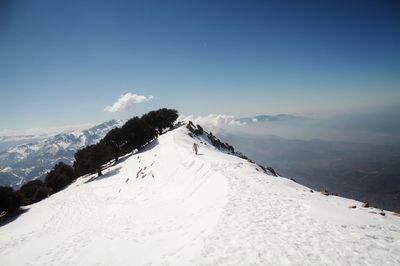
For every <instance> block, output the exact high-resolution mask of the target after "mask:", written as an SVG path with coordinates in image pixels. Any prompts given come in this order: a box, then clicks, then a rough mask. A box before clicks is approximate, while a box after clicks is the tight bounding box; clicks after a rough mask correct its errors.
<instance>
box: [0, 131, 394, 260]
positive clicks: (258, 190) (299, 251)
mask: <svg viewBox="0 0 400 266" xmlns="http://www.w3.org/2000/svg"><path fill="white" fill-rule="evenodd" d="M193 142H197V143H198V144H199V154H198V155H197V156H196V155H195V154H194V153H193V151H192V145H193ZM361 205H362V203H361V202H357V201H354V200H350V199H345V198H340V197H336V196H324V195H322V194H321V193H317V192H314V193H312V192H311V191H310V189H309V188H307V187H304V186H301V185H299V184H296V183H294V182H293V181H291V180H288V179H286V178H281V177H273V176H269V175H266V174H265V173H264V172H263V171H262V169H261V168H260V167H258V166H257V165H255V164H253V163H250V162H248V161H246V160H243V159H241V158H238V157H236V156H233V155H230V154H227V153H224V152H221V151H219V150H217V149H216V148H214V147H213V146H211V145H210V143H208V142H207V140H206V139H205V138H201V137H200V138H191V137H190V136H189V134H188V130H187V129H186V128H185V127H180V128H178V129H175V130H172V131H170V132H168V133H165V134H164V135H161V136H160V137H159V138H158V140H156V141H154V142H153V143H151V144H150V145H149V146H148V147H147V148H146V149H145V150H143V151H141V152H140V153H138V154H135V155H132V156H130V157H125V158H123V159H121V162H120V163H119V164H117V165H114V166H111V167H109V168H108V169H107V170H105V171H104V175H103V176H101V177H98V178H97V177H96V175H92V176H84V177H81V178H78V179H77V180H76V181H75V182H74V183H73V184H72V185H70V186H69V187H68V188H66V189H64V190H63V191H61V192H59V193H57V194H54V195H52V196H51V197H50V198H48V199H45V200H43V201H41V202H39V203H37V204H34V205H31V206H29V207H27V208H28V211H27V212H25V213H23V214H22V215H21V216H20V217H18V218H17V219H16V220H14V221H12V222H10V223H8V224H5V225H3V226H2V227H0V236H1V237H0V265H27V264H29V265H150V264H151V265H310V264H311V265H321V264H322V265H400V217H397V216H395V215H394V214H393V213H390V212H385V216H383V215H380V214H379V213H380V210H376V209H373V208H363V207H361ZM349 206H356V208H349Z"/></svg>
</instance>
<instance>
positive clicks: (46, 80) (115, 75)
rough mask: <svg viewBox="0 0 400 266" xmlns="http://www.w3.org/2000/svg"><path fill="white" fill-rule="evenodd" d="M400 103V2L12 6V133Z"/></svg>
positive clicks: (4, 28) (3, 102) (7, 97)
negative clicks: (123, 103) (126, 98)
mask: <svg viewBox="0 0 400 266" xmlns="http://www.w3.org/2000/svg"><path fill="white" fill-rule="evenodd" d="M128 92H131V93H135V94H138V95H144V96H150V95H151V96H153V98H152V99H151V100H149V101H145V102H142V103H139V104H135V105H133V106H132V107H131V108H127V109H125V110H122V111H119V112H113V113H110V112H106V111H104V108H105V107H106V106H109V105H112V104H113V103H114V102H116V101H117V99H118V98H119V97H120V96H121V95H122V94H125V93H128ZM399 103H400V4H399V3H398V1H242V2H241V1H160V2H156V1H138V2H135V1H7V0H5V1H4V0H3V1H0V129H6V128H7V129H8V128H10V129H23V128H31V127H58V126H64V125H69V124H80V123H88V122H101V121H105V120H108V119H111V118H128V117H132V116H134V115H140V114H142V113H143V112H146V111H148V110H152V109H155V108H160V107H171V108H177V109H178V110H179V111H180V112H181V113H184V114H196V115H204V114H209V113H218V114H220V113H223V114H231V115H235V116H238V117H241V116H251V115H257V114H274V113H309V112H312V113H315V112H326V111H338V110H350V109H352V108H359V107H360V108H362V107H369V106H379V105H382V106H383V105H396V104H399Z"/></svg>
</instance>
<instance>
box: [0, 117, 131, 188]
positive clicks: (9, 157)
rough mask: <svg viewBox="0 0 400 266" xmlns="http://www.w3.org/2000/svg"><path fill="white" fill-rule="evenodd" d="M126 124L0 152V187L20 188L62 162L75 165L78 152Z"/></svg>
mask: <svg viewBox="0 0 400 266" xmlns="http://www.w3.org/2000/svg"><path fill="white" fill-rule="evenodd" d="M123 123H124V121H122V120H111V121H108V122H105V123H102V124H100V125H97V126H95V127H92V128H90V129H87V130H83V131H73V132H70V133H62V134H58V135H56V136H53V137H50V138H46V139H44V140H40V141H37V142H32V143H28V144H23V145H18V146H15V147H11V148H9V149H7V150H6V151H3V152H0V186H13V187H15V188H18V187H19V186H21V185H22V184H23V183H25V182H28V181H30V180H34V179H37V178H39V179H43V178H44V176H45V175H46V173H47V172H48V171H49V170H50V169H51V168H52V167H53V166H54V164H56V163H57V162H60V161H63V162H65V163H68V164H72V162H73V160H74V153H75V152H76V151H77V150H78V149H80V148H82V147H85V146H87V145H91V144H95V143H97V142H98V141H100V140H101V139H102V138H103V137H104V136H105V135H106V134H107V133H108V132H109V131H110V130H111V129H113V128H115V127H119V126H122V124H123Z"/></svg>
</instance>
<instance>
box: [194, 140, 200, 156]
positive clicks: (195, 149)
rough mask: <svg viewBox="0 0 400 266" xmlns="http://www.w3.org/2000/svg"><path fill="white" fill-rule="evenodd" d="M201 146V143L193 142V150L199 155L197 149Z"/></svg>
mask: <svg viewBox="0 0 400 266" xmlns="http://www.w3.org/2000/svg"><path fill="white" fill-rule="evenodd" d="M198 148H199V144H197V143H196V142H195V143H193V151H194V153H195V154H196V155H197V149H198Z"/></svg>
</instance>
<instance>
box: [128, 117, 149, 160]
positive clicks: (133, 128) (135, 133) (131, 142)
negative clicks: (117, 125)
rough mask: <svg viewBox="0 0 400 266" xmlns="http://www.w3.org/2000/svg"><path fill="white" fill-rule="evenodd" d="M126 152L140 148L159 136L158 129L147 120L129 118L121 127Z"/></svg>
mask: <svg viewBox="0 0 400 266" xmlns="http://www.w3.org/2000/svg"><path fill="white" fill-rule="evenodd" d="M121 131H122V135H123V138H124V139H125V141H126V142H125V144H124V146H123V148H124V150H125V151H126V152H130V151H133V150H134V149H138V150H140V149H141V148H142V147H143V146H144V145H145V144H146V143H148V142H150V141H152V140H153V139H154V138H156V137H157V134H156V131H155V129H154V128H152V127H151V126H150V125H149V124H148V123H147V122H146V121H145V120H143V119H141V118H138V117H134V118H132V119H130V120H128V121H127V122H126V123H125V124H124V125H123V126H122V128H121Z"/></svg>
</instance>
